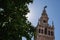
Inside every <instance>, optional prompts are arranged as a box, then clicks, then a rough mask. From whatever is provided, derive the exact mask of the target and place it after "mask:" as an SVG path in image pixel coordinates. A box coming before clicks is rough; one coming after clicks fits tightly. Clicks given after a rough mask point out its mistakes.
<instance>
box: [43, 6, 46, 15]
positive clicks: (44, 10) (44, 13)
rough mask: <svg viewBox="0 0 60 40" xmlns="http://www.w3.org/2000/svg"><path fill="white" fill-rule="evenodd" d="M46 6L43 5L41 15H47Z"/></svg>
mask: <svg viewBox="0 0 60 40" xmlns="http://www.w3.org/2000/svg"><path fill="white" fill-rule="evenodd" d="M46 8H47V6H44V9H43V13H42V15H46V16H47V13H46Z"/></svg>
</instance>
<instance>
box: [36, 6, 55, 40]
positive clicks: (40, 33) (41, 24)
mask: <svg viewBox="0 0 60 40" xmlns="http://www.w3.org/2000/svg"><path fill="white" fill-rule="evenodd" d="M46 8H47V6H45V7H44V9H43V12H42V15H41V17H40V19H39V21H38V24H37V27H36V32H35V40H55V37H54V26H53V25H54V24H53V23H52V25H49V24H48V20H49V18H48V15H47V13H46Z"/></svg>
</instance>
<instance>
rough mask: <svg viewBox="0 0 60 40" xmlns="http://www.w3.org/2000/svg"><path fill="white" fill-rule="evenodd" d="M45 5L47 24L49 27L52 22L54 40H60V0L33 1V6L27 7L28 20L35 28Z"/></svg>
mask: <svg viewBox="0 0 60 40" xmlns="http://www.w3.org/2000/svg"><path fill="white" fill-rule="evenodd" d="M45 5H47V8H46V11H47V14H48V17H49V24H50V25H51V24H52V21H54V27H55V30H54V31H55V40H60V25H59V24H60V0H34V1H33V4H30V5H29V10H30V13H29V14H28V15H27V16H28V20H29V21H30V22H31V23H32V24H33V25H34V26H36V25H37V23H38V19H39V18H40V17H41V13H42V10H43V8H44V6H45ZM23 39H24V38H23Z"/></svg>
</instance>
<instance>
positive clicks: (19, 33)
mask: <svg viewBox="0 0 60 40" xmlns="http://www.w3.org/2000/svg"><path fill="white" fill-rule="evenodd" d="M32 2H33V0H0V40H22V37H23V36H24V37H26V38H27V40H31V37H32V36H33V32H34V27H33V26H32V25H31V23H30V22H29V21H28V20H27V17H26V15H27V13H28V12H29V9H28V5H29V3H32Z"/></svg>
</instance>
